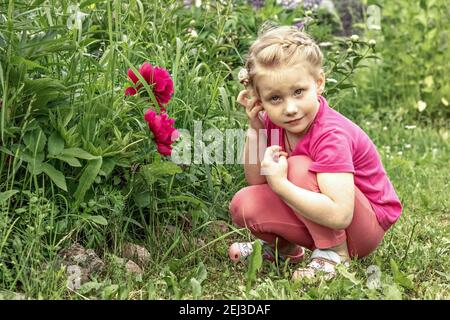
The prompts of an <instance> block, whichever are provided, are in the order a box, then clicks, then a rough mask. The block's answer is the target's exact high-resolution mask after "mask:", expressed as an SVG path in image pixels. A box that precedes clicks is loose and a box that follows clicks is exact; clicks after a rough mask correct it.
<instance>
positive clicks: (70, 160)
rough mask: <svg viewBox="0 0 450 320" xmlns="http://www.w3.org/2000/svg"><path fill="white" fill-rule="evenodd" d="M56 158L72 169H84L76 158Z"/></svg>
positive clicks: (60, 156) (62, 156)
mask: <svg viewBox="0 0 450 320" xmlns="http://www.w3.org/2000/svg"><path fill="white" fill-rule="evenodd" d="M54 158H55V159H59V160H62V161H64V162H67V163H68V164H69V165H71V166H72V167H82V165H81V163H80V161H79V160H78V159H77V158H74V157H70V156H64V155H58V156H55V157H54Z"/></svg>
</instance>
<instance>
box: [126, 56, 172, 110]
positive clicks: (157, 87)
mask: <svg viewBox="0 0 450 320" xmlns="http://www.w3.org/2000/svg"><path fill="white" fill-rule="evenodd" d="M139 73H140V74H141V75H142V77H143V78H144V79H145V81H147V83H148V84H149V85H151V86H152V89H153V94H154V95H155V98H156V101H158V104H159V106H160V107H161V108H162V109H163V110H165V109H164V108H163V107H162V106H163V105H165V104H167V103H168V102H169V101H170V99H171V98H172V95H173V81H172V78H171V77H170V74H169V72H167V70H166V69H164V68H160V67H153V66H152V65H151V64H150V63H148V62H144V63H143V64H142V66H141V67H140V68H139ZM128 77H130V79H131V80H132V81H133V83H134V84H135V85H136V84H137V83H138V82H139V79H138V77H137V76H136V75H135V74H134V72H133V71H132V70H131V69H128ZM142 86H143V85H142V83H140V84H138V86H137V87H136V88H134V87H128V88H126V89H125V95H126V96H133V95H135V94H136V93H137V91H138V90H139V89H140V88H142Z"/></svg>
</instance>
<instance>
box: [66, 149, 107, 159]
mask: <svg viewBox="0 0 450 320" xmlns="http://www.w3.org/2000/svg"><path fill="white" fill-rule="evenodd" d="M61 155H63V156H69V157H75V158H78V159H85V160H94V159H98V158H99V157H98V156H93V155H92V154H90V153H89V152H87V151H85V150H83V149H81V148H68V149H64V150H63V151H62V152H61Z"/></svg>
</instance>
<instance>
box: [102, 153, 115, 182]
mask: <svg viewBox="0 0 450 320" xmlns="http://www.w3.org/2000/svg"><path fill="white" fill-rule="evenodd" d="M115 166H116V160H115V159H114V158H111V157H109V158H103V163H102V168H101V171H100V174H102V175H104V176H105V177H108V176H109V175H110V174H111V172H112V171H113V170H114V167H115Z"/></svg>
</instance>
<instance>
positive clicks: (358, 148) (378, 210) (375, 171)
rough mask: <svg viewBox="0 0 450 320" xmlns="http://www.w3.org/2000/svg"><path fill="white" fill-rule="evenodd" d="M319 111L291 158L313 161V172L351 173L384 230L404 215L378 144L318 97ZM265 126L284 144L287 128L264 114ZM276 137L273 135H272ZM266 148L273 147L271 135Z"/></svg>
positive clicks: (323, 99) (311, 167) (311, 169)
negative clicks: (296, 157)
mask: <svg viewBox="0 0 450 320" xmlns="http://www.w3.org/2000/svg"><path fill="white" fill-rule="evenodd" d="M319 102H320V106H319V111H318V112H317V115H316V117H315V118H314V120H313V123H312V125H311V126H310V128H309V130H308V132H307V133H306V134H305V135H304V136H303V138H301V139H300V141H299V142H298V143H297V145H296V146H295V147H294V149H293V151H292V153H291V155H290V156H294V155H306V156H308V157H309V158H311V159H312V161H313V162H312V163H311V166H310V167H309V170H310V171H312V172H352V173H353V174H354V181H355V185H356V186H357V187H358V188H359V189H360V190H361V192H362V193H363V194H364V195H365V196H366V197H367V199H368V200H369V202H370V204H371V205H372V208H373V209H374V211H375V214H376V216H377V220H378V222H379V223H380V225H381V227H382V228H383V229H384V230H387V229H389V227H390V226H391V225H392V224H394V223H395V222H396V221H397V219H398V218H399V217H400V214H401V213H402V205H401V203H400V200H399V199H398V197H397V194H396V193H395V190H394V187H393V186H392V183H391V182H390V181H389V178H388V176H387V174H386V171H385V170H384V167H383V164H382V163H381V159H380V156H379V154H378V152H377V149H376V147H375V144H374V143H373V142H372V140H370V138H369V136H368V135H367V134H366V133H365V132H364V131H363V130H362V129H361V128H360V127H358V126H357V125H356V124H354V123H353V122H352V121H350V120H349V119H347V118H346V117H344V116H343V115H342V114H340V113H339V112H337V111H335V110H333V109H331V108H330V107H329V106H328V103H327V101H326V100H325V98H324V97H322V96H319ZM264 120H265V126H266V129H268V131H269V132H271V131H270V129H275V130H278V131H277V133H278V134H277V135H275V136H278V142H274V143H273V144H274V145H275V144H278V145H280V146H282V147H283V148H284V150H286V148H285V145H284V139H283V136H284V132H283V131H284V129H282V128H280V127H278V126H277V125H275V124H274V123H272V121H270V119H269V118H268V116H267V114H264ZM272 134H273V133H272ZM267 145H268V146H271V145H272V141H271V134H270V133H269V134H268V141H267Z"/></svg>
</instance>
